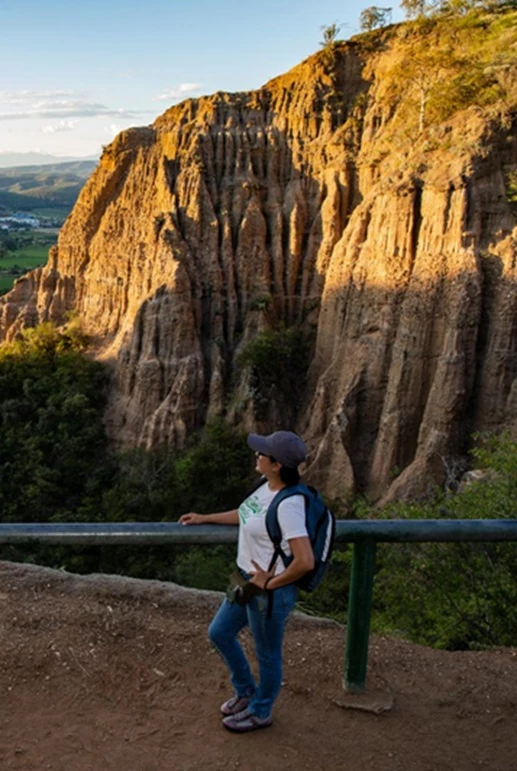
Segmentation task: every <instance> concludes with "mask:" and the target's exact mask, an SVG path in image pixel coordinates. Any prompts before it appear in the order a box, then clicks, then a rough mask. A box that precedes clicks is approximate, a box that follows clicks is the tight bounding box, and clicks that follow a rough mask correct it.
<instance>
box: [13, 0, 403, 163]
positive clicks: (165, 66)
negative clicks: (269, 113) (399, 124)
mask: <svg viewBox="0 0 517 771" xmlns="http://www.w3.org/2000/svg"><path fill="white" fill-rule="evenodd" d="M368 5H369V3H368V2H364V3H361V4H357V5H356V4H355V3H354V4H351V3H346V2H344V1H343V0H341V2H337V0H323V2H315V1H314V0H312V2H310V1H309V0H276V1H275V0H262V1H261V2H257V3H250V2H246V0H220V2H208V0H190V2H188V0H184V1H181V0H168V1H166V0H139V1H138V2H137V1H136V0H126V1H125V2H123V1H122V0H104V2H102V1H101V0H82V2H79V3H74V0H50V2H47V3H46V2H43V1H42V0H0V32H1V46H0V73H2V74H1V76H0V154H1V153H6V152H47V153H50V154H52V155H60V156H65V155H66V156H68V155H70V156H87V155H94V154H98V153H99V152H100V150H101V146H102V145H103V144H107V143H108V142H110V141H111V140H112V139H113V137H114V136H115V134H117V133H118V132H119V131H121V130H122V129H124V128H127V127H128V126H141V125H147V124H149V123H152V121H153V120H154V119H155V118H156V117H157V116H158V115H160V114H161V113H162V112H164V111H165V110H166V109H167V108H168V107H169V106H170V105H171V104H174V103H176V102H178V101H181V99H183V98H186V97H189V96H200V95H202V94H210V93H213V92H214V91H218V90H222V91H242V90H246V91H247V90H250V89H253V88H257V87H259V86H261V85H263V84H264V83H266V82H267V81H268V80H269V79H270V78H272V77H274V76H275V75H279V74H280V73H282V72H285V71H286V70H288V69H290V68H291V67H293V66H294V65H296V64H297V63H298V62H300V61H301V60H302V59H304V58H305V57H307V56H309V55H310V54H311V53H313V52H314V51H316V50H317V49H318V48H319V42H320V40H321V36H322V33H321V27H322V26H324V25H328V24H332V23H333V22H337V23H339V24H342V25H343V27H342V30H341V33H340V37H342V38H347V37H350V36H351V35H353V34H356V33H357V32H358V31H359V21H358V20H359V15H360V13H361V11H362V10H363V9H364V8H366V7H367V6H368ZM401 19H402V14H401V13H400V11H399V10H398V8H397V7H396V6H395V7H394V13H393V21H399V20H401Z"/></svg>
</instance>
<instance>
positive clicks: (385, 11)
mask: <svg viewBox="0 0 517 771" xmlns="http://www.w3.org/2000/svg"><path fill="white" fill-rule="evenodd" d="M391 11H392V9H391V8H379V7H378V6H377V5H371V6H370V7H369V8H365V9H364V11H361V15H360V17H359V25H360V27H361V29H362V30H364V31H366V32H370V31H371V30H372V29H375V28H376V27H385V26H386V25H387V24H390V23H391Z"/></svg>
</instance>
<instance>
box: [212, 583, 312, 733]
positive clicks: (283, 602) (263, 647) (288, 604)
mask: <svg viewBox="0 0 517 771" xmlns="http://www.w3.org/2000/svg"><path fill="white" fill-rule="evenodd" d="M297 595H298V589H297V588H296V586H294V584H289V585H288V586H281V587H280V588H279V589H275V590H274V592H273V609H272V613H271V618H267V610H268V603H267V598H266V597H265V596H258V597H253V599H252V600H251V602H249V603H248V604H247V605H244V606H241V605H238V604H237V603H236V602H232V603H230V602H228V600H227V599H225V600H224V601H223V604H222V605H221V607H220V608H219V610H218V611H217V613H216V615H215V616H214V619H213V621H212V623H211V624H210V627H209V629H208V634H209V637H210V640H211V641H212V643H213V644H214V645H215V647H216V648H217V650H218V651H219V653H220V654H221V656H222V657H223V659H224V661H225V662H226V665H227V667H228V669H229V670H230V674H231V680H232V684H233V687H234V688H235V693H236V694H237V696H239V698H250V699H251V701H250V704H249V707H248V708H249V710H250V712H252V713H253V714H254V715H256V716H257V717H259V718H265V717H269V716H270V714H271V710H272V708H273V702H274V701H275V699H276V697H277V696H278V693H279V691H280V686H281V684H282V643H283V639H284V627H285V622H286V621H287V617H288V615H289V613H290V612H291V610H292V609H293V608H294V604H295V602H296V597H297ZM246 625H249V628H250V631H251V634H252V635H253V640H254V642H255V653H256V656H257V661H258V667H259V678H260V681H259V683H258V685H257V684H256V683H255V680H254V679H253V675H252V673H251V669H250V666H249V663H248V659H247V658H246V656H245V654H244V651H243V649H242V647H241V644H240V643H239V641H238V640H237V635H238V634H239V632H240V631H241V629H244V627H245V626H246Z"/></svg>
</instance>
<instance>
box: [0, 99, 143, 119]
mask: <svg viewBox="0 0 517 771" xmlns="http://www.w3.org/2000/svg"><path fill="white" fill-rule="evenodd" d="M142 115H144V112H143V111H141V110H125V109H123V108H118V109H113V108H111V107H106V105H104V104H97V103H89V102H52V103H49V104H43V103H38V104H37V105H36V106H34V107H32V108H31V109H28V110H25V111H24V112H0V121H5V120H24V119H26V118H50V119H53V118H95V117H98V116H99V117H102V118H123V119H125V120H134V119H138V118H140V117H141V116H142Z"/></svg>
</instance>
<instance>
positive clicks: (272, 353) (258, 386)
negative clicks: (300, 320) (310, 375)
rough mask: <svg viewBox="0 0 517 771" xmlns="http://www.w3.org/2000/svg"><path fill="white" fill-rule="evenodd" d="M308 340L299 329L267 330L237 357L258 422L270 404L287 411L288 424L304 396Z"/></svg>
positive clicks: (307, 362) (265, 413)
mask: <svg viewBox="0 0 517 771" xmlns="http://www.w3.org/2000/svg"><path fill="white" fill-rule="evenodd" d="M310 347H311V345H310V340H309V338H308V336H307V334H306V333H305V332H304V331H303V330H302V329H300V328H299V327H289V328H285V327H280V328H279V329H266V330H265V331H263V332H261V333H260V334H259V335H257V337H256V338H255V339H254V340H251V341H250V342H249V343H248V344H247V345H246V347H245V348H244V350H243V351H242V352H241V354H240V355H239V357H238V360H237V364H238V366H240V367H242V368H244V369H247V370H248V371H249V382H250V389H251V396H252V398H253V404H254V408H255V412H256V414H257V417H258V418H259V419H262V418H264V417H265V416H266V415H267V411H268V409H269V407H270V405H271V403H272V402H274V403H275V404H277V405H278V406H280V407H281V408H284V409H285V410H286V419H287V420H288V422H291V421H292V420H293V419H294V416H295V415H296V410H297V409H298V407H299V405H300V401H301V398H302V394H303V389H304V384H305V376H306V373H307V368H308V366H309V354H310Z"/></svg>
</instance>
